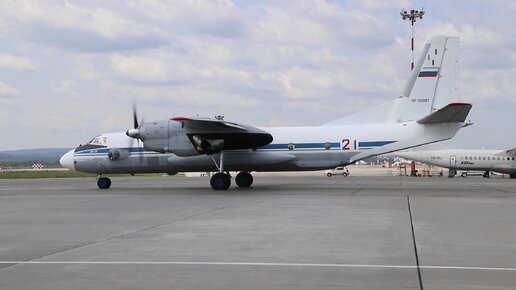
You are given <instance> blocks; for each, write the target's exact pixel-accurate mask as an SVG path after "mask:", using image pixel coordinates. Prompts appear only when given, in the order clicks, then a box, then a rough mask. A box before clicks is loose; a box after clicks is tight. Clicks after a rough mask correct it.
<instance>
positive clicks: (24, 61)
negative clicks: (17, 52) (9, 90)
mask: <svg viewBox="0 0 516 290" xmlns="http://www.w3.org/2000/svg"><path fill="white" fill-rule="evenodd" d="M2 68H3V69H13V70H16V71H28V70H33V69H34V65H33V63H32V61H31V60H30V59H28V58H23V57H18V56H14V55H10V54H6V53H0V69H2Z"/></svg>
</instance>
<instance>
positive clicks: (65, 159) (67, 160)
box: [59, 149, 75, 170]
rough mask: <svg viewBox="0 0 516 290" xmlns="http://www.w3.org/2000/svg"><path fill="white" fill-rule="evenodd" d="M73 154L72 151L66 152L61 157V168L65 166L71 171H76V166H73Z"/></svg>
mask: <svg viewBox="0 0 516 290" xmlns="http://www.w3.org/2000/svg"><path fill="white" fill-rule="evenodd" d="M73 153H74V150H73V149H72V150H70V151H68V152H66V153H65V154H64V155H63V156H62V157H61V159H59V163H60V164H61V166H63V167H64V168H68V169H70V170H75V166H74V164H73Z"/></svg>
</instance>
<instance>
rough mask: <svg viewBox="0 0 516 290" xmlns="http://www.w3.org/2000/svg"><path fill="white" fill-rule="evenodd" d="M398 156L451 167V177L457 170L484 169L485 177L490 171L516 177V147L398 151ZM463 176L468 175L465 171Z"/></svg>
mask: <svg viewBox="0 0 516 290" xmlns="http://www.w3.org/2000/svg"><path fill="white" fill-rule="evenodd" d="M396 155H397V156H399V157H402V158H407V159H411V160H416V161H419V162H424V163H428V164H433V165H437V166H440V167H444V168H449V169H450V174H449V177H453V176H455V175H456V174H457V170H463V171H484V177H489V172H490V171H494V172H499V173H506V174H509V176H510V178H516V160H515V157H516V148H514V149H510V150H467V149H448V150H435V151H410V152H397V153H396ZM463 176H464V177H465V176H467V173H464V174H463Z"/></svg>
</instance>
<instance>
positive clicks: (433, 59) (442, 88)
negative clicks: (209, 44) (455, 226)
mask: <svg viewBox="0 0 516 290" xmlns="http://www.w3.org/2000/svg"><path fill="white" fill-rule="evenodd" d="M457 70H458V38H457V37H447V36H438V37H434V38H432V39H431V40H430V41H429V42H428V43H427V44H426V45H425V47H424V49H423V53H422V56H421V57H420V60H419V61H418V63H417V65H416V67H415V69H414V70H413V72H412V74H411V76H410V78H409V80H408V81H407V84H406V86H405V88H404V90H403V91H402V94H401V96H399V97H398V98H396V99H394V100H393V101H391V102H388V103H386V104H383V105H380V106H376V107H373V108H370V109H369V110H366V111H363V112H361V113H355V114H353V115H351V116H348V117H345V118H341V119H338V120H335V121H333V122H330V123H327V124H324V125H322V126H313V127H271V128H261V129H258V128H255V127H251V126H248V125H243V124H236V123H230V122H226V121H224V120H221V119H217V118H215V119H207V118H183V117H179V118H172V119H167V120H162V121H156V122H146V123H143V124H138V121H137V117H136V112H134V128H133V129H129V130H127V131H126V132H119V133H109V134H101V135H99V136H96V137H94V138H93V139H92V140H91V141H90V142H88V143H87V144H85V145H81V146H79V147H77V148H75V149H73V150H71V151H69V152H68V153H66V154H65V155H64V156H63V157H62V158H61V160H60V162H61V164H62V165H63V166H64V167H67V168H70V169H73V170H77V171H81V172H90V173H95V174H98V175H99V178H98V181H97V185H98V186H99V188H102V189H104V188H109V187H110V185H111V181H110V179H109V178H106V177H102V175H104V174H109V173H143V172H168V173H174V172H179V171H181V172H199V171H218V173H216V174H214V175H213V176H212V177H211V180H210V184H211V186H212V188H213V189H215V190H225V189H228V188H229V186H230V184H231V179H230V176H229V174H227V173H225V172H227V171H240V173H239V174H238V175H236V178H235V182H236V184H237V185H238V186H240V187H249V186H250V185H251V184H252V182H253V177H252V175H251V174H250V172H252V171H308V170H323V169H330V168H335V167H337V166H346V165H348V164H351V163H353V162H356V161H358V160H361V159H364V158H367V157H370V156H374V155H378V154H383V153H388V152H393V151H397V150H401V149H405V148H411V147H414V146H419V145H422V144H428V143H433V142H438V141H442V140H446V139H450V138H452V137H453V136H455V134H456V133H457V131H458V130H459V129H460V128H462V127H464V126H466V125H468V123H465V119H466V117H467V115H468V113H469V111H470V109H471V105H470V104H465V103H457Z"/></svg>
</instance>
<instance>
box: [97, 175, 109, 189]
mask: <svg viewBox="0 0 516 290" xmlns="http://www.w3.org/2000/svg"><path fill="white" fill-rule="evenodd" d="M97 186H98V187H99V188H100V189H108V188H109V187H111V179H109V178H107V177H99V179H97Z"/></svg>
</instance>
